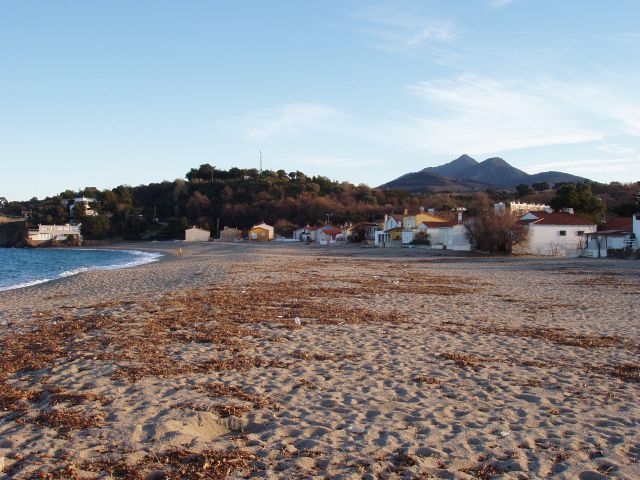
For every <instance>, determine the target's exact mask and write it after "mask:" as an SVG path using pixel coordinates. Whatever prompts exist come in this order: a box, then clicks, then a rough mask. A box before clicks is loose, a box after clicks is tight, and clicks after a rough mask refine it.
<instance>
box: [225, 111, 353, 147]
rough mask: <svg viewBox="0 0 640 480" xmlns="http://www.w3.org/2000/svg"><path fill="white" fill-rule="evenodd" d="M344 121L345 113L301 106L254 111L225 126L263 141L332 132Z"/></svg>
mask: <svg viewBox="0 0 640 480" xmlns="http://www.w3.org/2000/svg"><path fill="white" fill-rule="evenodd" d="M345 118H346V115H345V114H344V113H342V112H341V111H339V110H337V109H335V108H333V107H330V106H327V105H324V104H321V103H312V102H306V103H305V102H302V103H287V104H283V105H278V106H275V107H271V108H264V109H258V110H253V111H251V112H248V113H246V114H243V115H240V116H239V117H237V118H235V119H232V120H231V121H230V122H228V123H229V124H230V125H231V126H232V127H233V128H235V129H238V130H239V131H241V132H242V134H243V136H245V137H247V138H250V139H252V140H264V139H268V138H271V137H275V136H279V135H291V134H296V133H300V132H305V131H314V130H331V129H332V128H333V126H335V125H336V124H337V123H340V122H342V121H343V120H344V119H345Z"/></svg>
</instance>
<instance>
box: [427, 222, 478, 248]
mask: <svg viewBox="0 0 640 480" xmlns="http://www.w3.org/2000/svg"><path fill="white" fill-rule="evenodd" d="M418 230H419V231H420V232H423V233H426V234H427V235H428V236H429V242H430V243H431V248H437V249H443V250H447V249H449V250H457V251H464V252H470V251H471V242H470V241H469V236H468V235H467V229H466V228H465V226H464V225H463V224H462V223H461V219H460V220H450V221H447V222H422V223H421V224H420V225H419V226H418Z"/></svg>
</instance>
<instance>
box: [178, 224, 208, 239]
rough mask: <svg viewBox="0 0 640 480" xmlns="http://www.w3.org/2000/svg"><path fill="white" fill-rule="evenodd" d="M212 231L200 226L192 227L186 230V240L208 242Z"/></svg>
mask: <svg viewBox="0 0 640 480" xmlns="http://www.w3.org/2000/svg"><path fill="white" fill-rule="evenodd" d="M210 235H211V233H210V232H209V230H203V229H201V228H198V227H191V228H188V229H187V230H185V231H184V240H185V241H186V242H208V241H209V237H210Z"/></svg>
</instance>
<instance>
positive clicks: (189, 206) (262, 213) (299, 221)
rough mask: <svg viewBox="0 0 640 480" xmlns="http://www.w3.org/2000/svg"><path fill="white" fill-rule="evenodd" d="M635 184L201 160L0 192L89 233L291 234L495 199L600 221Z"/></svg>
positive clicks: (46, 220) (30, 213)
mask: <svg viewBox="0 0 640 480" xmlns="http://www.w3.org/2000/svg"><path fill="white" fill-rule="evenodd" d="M639 191H640V182H636V183H634V184H620V183H611V184H608V185H605V184H598V183H585V184H577V185H575V184H561V185H554V186H553V188H549V189H543V190H541V189H525V188H518V189H511V190H487V191H485V192H476V193H473V194H469V193H466V194H458V193H454V192H452V193H437V194H422V195H415V194H410V193H408V192H406V191H403V190H382V189H374V188H370V187H368V186H367V185H362V184H361V185H353V184H351V183H348V182H337V181H333V180H330V179H329V178H327V177H323V176H307V175H305V174H304V173H302V172H300V171H296V172H289V173H287V172H285V171H284V170H278V171H271V170H264V171H259V170H257V169H240V168H231V169H230V170H219V169H217V168H215V167H214V166H212V165H209V164H205V165H201V166H200V167H199V168H194V169H191V170H190V171H189V172H188V173H187V174H186V180H184V179H178V180H174V181H171V182H170V181H164V182H161V183H152V184H149V185H140V186H137V187H131V186H126V185H121V186H118V187H116V188H113V189H107V190H97V189H96V188H93V187H87V188H85V189H84V190H82V191H80V192H77V191H71V190H67V191H65V192H62V193H60V194H59V195H56V196H54V197H47V198H45V199H43V200H38V199H36V198H34V199H31V200H29V201H25V202H7V201H6V200H5V199H4V198H2V197H0V212H1V213H4V214H6V215H15V216H27V217H28V218H29V222H30V223H31V224H34V225H37V224H39V223H40V224H64V223H69V222H70V221H71V220H73V221H77V222H82V231H83V235H84V237H85V238H86V239H96V240H100V239H120V238H122V239H128V240H137V239H175V238H183V236H184V230H185V229H186V228H189V227H190V226H193V225H196V226H200V227H202V228H205V229H208V230H211V231H212V234H213V236H216V235H217V233H218V230H221V229H222V228H224V227H225V226H228V227H235V228H239V229H243V230H246V229H249V228H250V227H252V226H253V225H255V224H257V223H260V222H263V221H264V222H266V223H268V224H271V225H274V226H275V228H276V233H278V234H279V235H283V236H289V235H290V234H291V232H292V231H293V230H294V229H295V228H297V227H301V226H305V225H321V224H325V223H331V224H334V225H341V224H345V223H349V222H350V223H354V224H355V223H359V222H371V221H374V220H377V219H379V218H380V217H381V216H383V215H385V214H391V213H396V214H401V213H403V211H404V210H405V209H409V210H417V209H418V208H419V207H424V208H433V209H435V210H437V211H439V212H443V213H444V214H445V215H446V214H448V212H451V211H452V209H455V208H456V207H465V208H467V214H469V215H473V214H478V213H479V212H481V211H482V210H483V209H486V208H487V205H488V204H490V203H492V202H495V201H510V200H515V199H518V200H520V201H528V202H537V203H547V204H551V205H552V206H554V207H555V208H563V207H573V208H574V209H575V210H576V212H577V213H583V214H586V215H589V216H592V217H593V218H594V219H595V220H597V221H599V222H602V221H604V220H605V218H607V217H610V216H616V215H631V214H632V213H633V212H634V211H635V210H637V209H639V208H640V207H638V205H637V203H636V202H637V195H638V192H639ZM81 196H84V197H87V198H91V199H94V200H95V201H94V202H92V203H91V204H90V205H89V207H90V209H91V212H90V213H95V214H91V215H87V212H86V211H85V209H84V207H83V206H82V205H76V207H74V210H73V216H74V218H73V219H71V218H70V212H69V208H68V207H67V206H65V203H66V204H68V203H69V202H71V203H72V202H73V199H74V198H77V197H81Z"/></svg>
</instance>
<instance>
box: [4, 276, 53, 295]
mask: <svg viewBox="0 0 640 480" xmlns="http://www.w3.org/2000/svg"><path fill="white" fill-rule="evenodd" d="M51 280H52V279H51V278H42V279H40V280H30V281H28V282H23V283H17V284H15V285H7V286H6V287H0V292H4V291H5V290H15V289H16V288H26V287H32V286H34V285H38V284H40V283H46V282H50V281H51Z"/></svg>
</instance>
